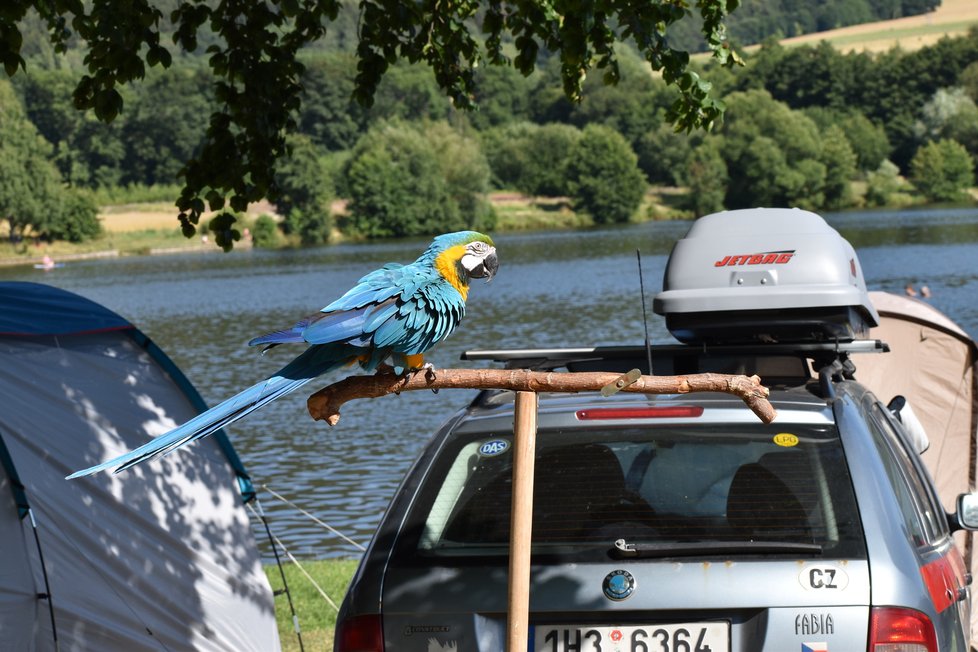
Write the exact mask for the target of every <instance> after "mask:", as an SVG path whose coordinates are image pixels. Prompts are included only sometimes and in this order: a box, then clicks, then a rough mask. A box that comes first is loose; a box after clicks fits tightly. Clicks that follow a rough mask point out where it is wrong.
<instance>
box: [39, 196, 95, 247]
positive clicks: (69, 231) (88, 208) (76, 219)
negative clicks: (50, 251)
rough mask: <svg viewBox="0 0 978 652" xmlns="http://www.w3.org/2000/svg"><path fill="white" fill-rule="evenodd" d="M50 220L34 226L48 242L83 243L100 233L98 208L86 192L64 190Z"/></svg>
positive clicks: (93, 199)
mask: <svg viewBox="0 0 978 652" xmlns="http://www.w3.org/2000/svg"><path fill="white" fill-rule="evenodd" d="M50 218H51V219H50V222H48V224H46V225H45V224H42V225H35V228H37V229H38V231H39V233H40V234H41V235H42V236H43V237H44V238H46V239H48V240H67V241H68V242H84V241H85V240H91V239H92V238H96V237H98V236H99V235H101V233H102V225H101V224H100V223H99V221H98V206H97V205H96V203H95V198H94V197H93V196H92V193H91V192H90V191H87V190H82V189H73V188H65V189H64V191H63V194H62V197H61V201H60V202H59V205H58V207H57V212H56V213H52V214H51V216H50Z"/></svg>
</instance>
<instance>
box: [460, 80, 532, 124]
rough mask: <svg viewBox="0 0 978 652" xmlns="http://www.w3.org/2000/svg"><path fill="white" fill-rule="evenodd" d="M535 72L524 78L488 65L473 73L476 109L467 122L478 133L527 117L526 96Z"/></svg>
mask: <svg viewBox="0 0 978 652" xmlns="http://www.w3.org/2000/svg"><path fill="white" fill-rule="evenodd" d="M537 77H539V74H538V73H535V74H534V75H530V76H524V75H523V74H522V73H521V72H519V71H518V70H515V69H513V68H509V67H503V66H488V67H482V68H479V69H478V70H477V71H476V83H477V84H478V85H477V87H476V93H475V97H474V98H473V99H474V101H475V103H476V107H477V109H478V110H476V111H473V112H471V114H470V115H469V120H470V121H471V123H472V126H473V127H475V128H476V129H478V130H480V131H485V130H486V129H489V128H490V127H496V126H499V125H503V124H509V123H512V122H521V121H524V120H527V119H529V117H530V99H529V98H530V94H531V91H532V89H533V87H534V84H535V83H536V82H535V78H537Z"/></svg>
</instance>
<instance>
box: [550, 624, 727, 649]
mask: <svg viewBox="0 0 978 652" xmlns="http://www.w3.org/2000/svg"><path fill="white" fill-rule="evenodd" d="M729 650H730V625H729V624H728V623H726V622H710V623H679V624H675V625H611V626H605V625H595V626H590V625H583V626H559V625H537V626H536V627H535V628H534V630H533V640H532V641H531V642H530V652H729Z"/></svg>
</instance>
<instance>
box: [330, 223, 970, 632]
mask: <svg viewBox="0 0 978 652" xmlns="http://www.w3.org/2000/svg"><path fill="white" fill-rule="evenodd" d="M758 234H760V235H758ZM731 261H733V262H731ZM779 261H780V262H779ZM731 295H732V296H733V298H731ZM745 306H746V309H745ZM655 309H656V311H657V312H660V313H662V314H664V315H665V316H666V320H667V325H668V326H669V328H670V330H671V332H672V333H673V334H674V335H675V336H676V337H677V339H678V340H680V342H681V343H679V344H674V345H670V346H661V347H655V348H654V350H653V351H652V366H653V369H654V371H655V373H656V374H657V375H675V374H692V373H700V372H717V373H736V374H742V373H748V374H755V373H756V374H758V375H759V376H761V378H762V380H763V382H764V384H765V385H766V386H767V387H769V388H770V389H771V395H770V400H771V402H772V404H773V405H774V407H775V408H776V409H777V411H778V416H777V419H776V420H775V421H774V422H773V423H771V424H764V423H762V422H761V421H759V420H758V418H757V417H756V416H755V415H754V414H753V413H752V412H751V411H750V410H749V409H748V408H747V407H746V406H745V405H744V403H743V402H742V401H740V400H739V399H737V398H735V397H733V396H730V395H726V394H713V393H696V394H685V395H665V396H644V395H639V394H627V393H624V392H619V393H617V394H615V395H614V396H611V397H607V398H606V397H602V396H601V395H599V394H597V393H594V394H580V395H560V394H547V395H541V396H540V401H539V410H538V435H537V443H536V451H535V456H536V458H535V459H536V467H535V468H536V471H535V475H536V479H535V485H534V496H533V522H532V546H531V582H530V596H529V609H530V610H529V628H528V636H527V638H528V640H527V645H526V649H527V650H529V651H530V652H599V651H604V652H613V651H621V652H625V651H627V652H747V651H750V652H829V651H834V652H862V651H869V652H938V651H941V652H949V651H959V652H967V651H968V650H969V649H970V641H969V639H970V632H969V622H970V607H971V600H970V588H969V585H970V582H971V577H970V574H969V572H968V570H967V568H966V565H965V563H964V561H963V559H962V555H961V554H960V552H959V549H958V547H957V546H956V545H955V542H954V541H953V539H952V534H953V532H954V531H955V530H959V529H974V526H975V525H976V521H978V517H976V513H978V508H976V498H978V497H976V496H975V495H971V494H966V495H963V496H962V497H961V498H960V499H959V503H958V510H957V513H956V514H951V515H948V514H947V513H946V512H945V510H944V508H943V507H942V505H941V501H940V499H939V497H938V495H937V492H936V490H935V488H934V484H933V482H932V481H931V479H930V477H929V475H928V473H927V470H926V469H925V467H924V465H923V464H922V462H921V459H920V455H919V451H920V449H921V448H923V446H924V444H923V437H922V435H921V433H920V432H919V428H917V427H914V426H913V423H914V420H913V419H912V418H911V417H912V414H911V413H912V410H907V409H906V408H905V404H904V402H903V401H901V400H899V399H898V400H895V401H892V402H890V404H889V406H888V405H886V404H884V403H882V402H881V401H880V399H878V398H877V397H875V396H874V395H873V394H872V393H871V392H870V391H868V390H867V389H866V388H865V387H864V386H862V385H860V384H859V383H858V381H857V380H856V379H855V377H856V376H857V375H858V373H857V371H856V369H855V365H854V364H853V360H852V358H853V354H855V353H866V352H871V351H878V352H879V354H880V355H885V350H886V344H885V343H883V342H880V341H876V340H868V339H865V335H866V333H867V332H868V328H869V327H870V326H873V325H875V322H876V320H877V314H876V312H875V310H874V309H873V307H872V305H871V304H870V302H869V299H868V296H867V293H866V289H865V286H864V284H863V281H862V275H861V271H860V269H859V266H858V260H857V259H856V256H855V253H854V252H852V248H851V247H850V246H849V244H848V243H847V242H845V240H843V239H842V238H841V237H840V236H839V235H838V234H837V233H836V232H835V231H834V230H832V229H831V228H830V227H829V226H828V225H826V224H825V222H824V221H823V220H822V219H821V218H820V217H818V216H817V215H814V214H812V213H807V212H804V211H794V210H793V211H787V210H778V209H766V210H765V209H753V210H749V211H735V212H730V213H724V214H719V215H713V216H707V217H706V218H701V219H700V220H699V221H698V222H697V223H696V224H695V225H694V226H693V228H692V229H691V231H690V233H689V234H687V237H686V238H685V239H684V240H683V241H680V243H678V244H677V246H676V249H675V250H674V252H673V256H672V257H671V259H670V263H669V266H668V269H667V272H666V279H665V283H664V290H663V292H661V293H660V294H659V295H657V296H656V298H655ZM467 357H468V358H469V359H491V360H496V361H499V362H503V363H505V364H507V365H509V366H513V367H519V368H536V369H566V370H568V371H596V370H602V371H612V372H622V373H624V372H627V371H629V370H630V369H632V368H639V369H641V370H642V371H643V372H646V373H647V372H648V366H649V363H648V359H649V358H648V352H647V351H646V349H644V348H642V347H635V348H632V347H614V348H578V349H557V350H519V351H481V352H469V353H468V354H467ZM513 419H514V416H513V395H512V394H511V393H509V392H503V391H487V392H483V393H482V394H480V396H479V397H478V398H477V399H476V400H475V401H474V402H473V403H472V404H471V405H469V406H468V407H467V408H465V409H464V410H462V411H460V412H459V413H458V414H456V415H455V416H454V417H453V418H452V419H451V420H450V421H449V422H448V423H447V424H446V425H445V426H444V427H443V428H442V429H441V430H440V431H439V432H438V433H436V435H435V436H434V437H433V439H432V440H431V441H430V443H429V444H428V446H427V447H426V448H425V449H424V451H423V452H422V454H421V456H420V457H419V459H418V460H417V461H416V462H415V464H414V466H413V468H412V469H411V470H410V471H409V472H408V474H407V476H406V478H405V480H404V482H403V484H402V486H401V488H400V490H399V491H398V492H397V494H396V496H395V497H394V499H393V501H392V503H391V505H390V507H389V509H388V512H387V513H386V515H385V517H384V519H383V521H382V523H381V524H380V526H379V528H378V530H377V532H376V534H375V536H374V538H373V541H372V543H371V545H370V547H369V549H368V551H367V553H366V554H365V555H364V558H363V560H362V562H361V565H360V568H359V570H358V571H357V573H356V576H355V577H354V580H353V583H352V584H351V586H350V589H349V591H348V594H347V596H346V599H345V601H344V604H343V606H342V609H341V612H340V616H339V619H338V623H337V630H336V643H335V646H336V647H335V649H336V650H337V652H364V651H368V650H369V651H371V652H381V651H387V652H393V651H401V650H404V651H418V652H431V651H442V650H450V651H453V652H466V651H477V650H478V651H484V652H499V651H501V650H503V649H504V648H505V647H506V640H507V637H506V634H507V575H508V562H509V535H510V531H509V530H510V511H511V500H512V475H513V468H512V467H513V450H514V447H513Z"/></svg>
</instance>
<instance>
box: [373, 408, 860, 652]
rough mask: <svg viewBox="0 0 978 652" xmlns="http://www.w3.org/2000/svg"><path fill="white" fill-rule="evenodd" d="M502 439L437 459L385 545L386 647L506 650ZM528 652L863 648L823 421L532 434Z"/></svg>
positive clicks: (832, 451) (840, 493)
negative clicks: (390, 544) (391, 545)
mask: <svg viewBox="0 0 978 652" xmlns="http://www.w3.org/2000/svg"><path fill="white" fill-rule="evenodd" d="M511 443H512V440H511V433H509V432H505V431H497V432H479V433H474V434H472V435H471V436H468V437H464V438H460V439H459V440H458V441H457V442H455V443H453V444H452V445H450V446H446V450H445V454H444V455H443V456H442V457H441V459H439V460H436V462H435V464H434V465H433V467H432V469H431V470H430V472H429V474H428V478H427V479H426V480H425V483H424V486H423V488H422V490H421V491H420V493H419V495H418V499H417V500H416V503H415V505H414V507H413V509H412V510H411V515H410V516H409V518H408V519H407V521H408V526H407V527H406V528H404V529H403V531H402V533H401V535H400V536H399V537H398V541H397V543H396V544H395V551H394V554H393V555H392V557H391V561H390V563H389V566H388V569H387V572H386V574H385V580H384V588H383V623H384V635H385V639H386V641H387V646H388V649H390V650H492V651H498V650H501V649H503V648H504V647H505V644H504V642H505V639H506V637H505V633H506V613H507V563H508V556H507V551H508V537H509V532H508V529H509V528H508V524H509V501H510V500H511V460H510V457H509V456H510V448H511ZM536 468H537V482H536V486H535V495H534V522H533V527H534V543H533V551H532V552H533V554H532V560H533V567H532V578H531V590H530V631H529V633H528V642H527V644H528V649H529V650H531V651H533V652H592V651H593V652H597V651H598V650H630V651H634V652H666V651H669V652H672V651H676V652H721V651H726V652H741V651H747V650H750V651H751V652H765V651H767V652H785V651H786V650H800V651H802V652H804V651H805V650H809V651H810V652H814V651H821V650H829V649H832V650H864V649H866V644H867V631H868V623H869V605H870V583H869V565H868V562H867V559H866V550H865V545H864V542H863V538H862V537H863V535H862V530H861V524H860V520H859V516H858V512H857V511H856V506H855V500H854V497H853V494H852V485H851V482H850V481H849V476H848V470H847V465H846V462H845V458H844V455H843V454H842V448H841V445H840V443H839V438H838V434H837V433H836V432H835V431H834V428H833V427H832V426H831V425H829V424H822V425H818V426H817V427H816V426H812V425H810V424H807V425H799V426H797V427H790V426H785V425H784V424H781V425H780V426H779V427H778V428H774V427H769V426H763V425H761V424H750V425H744V426H736V427H730V428H725V429H723V430H721V431H718V429H717V428H715V427H707V426H704V425H703V424H696V425H689V424H684V423H671V424H665V425H657V426H656V427H647V426H640V427H639V426H634V425H631V424H629V425H628V426H627V427H626V426H625V425H624V424H619V423H616V424H597V425H595V426H594V427H590V428H588V429H580V430H560V429H554V430H551V431H547V430H545V429H544V430H541V432H540V434H539V437H538V449H537V458H536Z"/></svg>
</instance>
